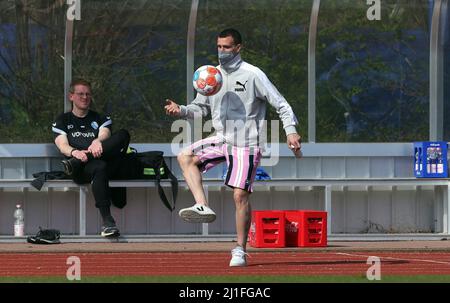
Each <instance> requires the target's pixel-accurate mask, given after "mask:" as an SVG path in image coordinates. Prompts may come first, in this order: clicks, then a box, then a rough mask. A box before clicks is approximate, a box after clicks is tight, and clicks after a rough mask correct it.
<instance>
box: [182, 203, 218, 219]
mask: <svg viewBox="0 0 450 303" xmlns="http://www.w3.org/2000/svg"><path fill="white" fill-rule="evenodd" d="M178 215H179V216H180V217H181V218H183V220H185V221H187V222H190V223H211V222H213V221H214V220H216V213H215V212H214V211H213V210H212V209H211V208H209V207H208V206H206V205H202V204H195V205H194V206H191V207H188V208H183V209H182V210H180V212H179V213H178Z"/></svg>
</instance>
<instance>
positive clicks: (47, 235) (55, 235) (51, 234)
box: [27, 226, 61, 244]
mask: <svg viewBox="0 0 450 303" xmlns="http://www.w3.org/2000/svg"><path fill="white" fill-rule="evenodd" d="M60 235H61V233H60V231H59V230H57V229H42V228H41V227H40V226H39V231H38V232H37V234H36V236H30V237H27V242H28V243H32V244H59V243H61V242H60V241H59V238H60Z"/></svg>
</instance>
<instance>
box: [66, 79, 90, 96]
mask: <svg viewBox="0 0 450 303" xmlns="http://www.w3.org/2000/svg"><path fill="white" fill-rule="evenodd" d="M77 85H84V86H87V87H89V89H91V83H89V81H87V80H84V79H81V78H79V79H73V80H72V82H70V88H69V91H70V92H71V93H72V94H73V93H74V92H75V86H77Z"/></svg>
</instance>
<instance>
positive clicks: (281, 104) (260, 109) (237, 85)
mask: <svg viewBox="0 0 450 303" xmlns="http://www.w3.org/2000/svg"><path fill="white" fill-rule="evenodd" d="M217 68H219V69H220V71H221V73H222V77H223V84H222V88H221V89H220V90H219V92H218V93H216V94H215V95H213V96H209V97H207V96H203V95H201V94H197V96H196V98H195V99H194V100H193V101H192V102H191V103H190V104H189V105H187V106H186V105H181V106H180V111H181V113H180V116H181V117H182V118H190V119H193V118H194V117H195V116H198V115H201V116H203V117H206V116H207V115H208V114H209V113H211V116H212V125H213V127H214V129H215V132H216V133H215V135H217V136H219V137H221V138H223V140H224V142H226V143H228V144H231V145H233V146H239V147H243V146H252V147H253V146H259V147H263V145H264V144H265V143H266V141H267V139H266V129H267V127H271V126H270V124H268V123H267V122H265V117H266V105H267V102H268V103H270V105H272V106H273V107H274V108H275V109H276V112H277V113H278V115H279V116H280V120H281V121H282V123H283V128H284V130H285V132H286V136H287V135H289V134H292V133H296V132H297V131H296V128H295V126H296V125H297V124H298V122H297V118H296V117H295V115H294V112H293V111H292V108H291V106H290V105H289V104H288V102H287V101H286V99H285V98H284V97H283V96H282V95H281V94H280V93H279V92H278V90H277V89H276V88H275V86H274V85H273V84H272V83H271V82H270V80H269V79H268V78H267V76H266V75H265V74H264V72H263V71H261V70H260V69H259V68H257V67H256V66H253V65H251V64H249V63H247V62H244V61H243V60H242V59H241V56H240V54H237V55H236V57H235V58H233V60H232V61H230V62H229V63H227V64H226V65H219V66H217ZM267 124H268V125H267Z"/></svg>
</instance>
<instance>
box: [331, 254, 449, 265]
mask: <svg viewBox="0 0 450 303" xmlns="http://www.w3.org/2000/svg"><path fill="white" fill-rule="evenodd" d="M336 255H343V256H353V257H364V258H368V257H375V255H358V254H349V253H336ZM379 258H380V259H391V260H401V261H417V262H426V263H437V264H445V265H450V262H444V261H435V260H422V259H405V258H394V257H379Z"/></svg>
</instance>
